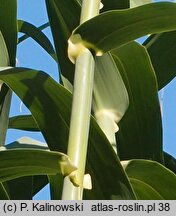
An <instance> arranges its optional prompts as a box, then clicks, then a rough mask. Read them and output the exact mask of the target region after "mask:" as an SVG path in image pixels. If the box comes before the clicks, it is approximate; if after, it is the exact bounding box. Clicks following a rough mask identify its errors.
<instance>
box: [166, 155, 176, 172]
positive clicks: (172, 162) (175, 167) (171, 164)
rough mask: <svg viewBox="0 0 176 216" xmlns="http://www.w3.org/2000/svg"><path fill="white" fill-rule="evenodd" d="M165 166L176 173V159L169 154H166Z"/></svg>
mask: <svg viewBox="0 0 176 216" xmlns="http://www.w3.org/2000/svg"><path fill="white" fill-rule="evenodd" d="M164 165H165V166H166V167H167V168H168V169H170V170H171V171H172V172H174V173H176V159H175V158H174V157H173V156H172V155H170V154H168V153H167V152H164Z"/></svg>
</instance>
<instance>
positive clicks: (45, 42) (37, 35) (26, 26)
mask: <svg viewBox="0 0 176 216" xmlns="http://www.w3.org/2000/svg"><path fill="white" fill-rule="evenodd" d="M18 31H19V32H21V33H25V34H26V35H28V36H30V37H32V38H33V39H34V40H35V41H36V42H37V43H39V44H40V45H41V47H42V48H43V49H45V51H46V52H47V53H48V54H49V55H50V56H51V57H52V58H53V59H54V60H56V61H57V57H56V54H55V50H54V48H53V46H52V44H51V42H50V40H49V39H48V38H47V37H46V35H45V34H44V33H43V32H42V31H41V30H40V29H39V28H37V27H35V26H34V25H32V24H31V23H28V22H25V21H23V20H18ZM21 41H22V40H20V39H19V43H20V42H21Z"/></svg>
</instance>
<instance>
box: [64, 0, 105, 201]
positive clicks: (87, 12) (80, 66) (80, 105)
mask: <svg viewBox="0 0 176 216" xmlns="http://www.w3.org/2000/svg"><path fill="white" fill-rule="evenodd" d="M100 2H101V0H83V1H82V10H81V18H80V24H81V23H83V22H85V21H86V20H88V19H90V18H92V17H94V16H96V15H97V14H98V13H99V9H100ZM75 64H76V66H75V79H74V91H73V104H72V113H71V123H70V133H69V142H68V153H67V154H68V156H69V158H70V159H71V162H72V163H73V164H74V165H75V166H76V167H77V168H78V169H77V171H76V173H75V179H76V181H77V183H78V185H79V186H78V187H76V186H74V185H73V184H72V183H71V181H70V178H69V177H65V179H64V186H63V193H62V199H64V200H81V199H82V193H83V179H84V173H85V165H86V155H87V143H88V134H89V124H90V113H91V104H92V91H93V82H94V58H93V55H92V54H91V52H90V51H89V50H88V49H86V48H85V49H82V51H81V52H80V53H79V54H78V56H77V57H76V63H75Z"/></svg>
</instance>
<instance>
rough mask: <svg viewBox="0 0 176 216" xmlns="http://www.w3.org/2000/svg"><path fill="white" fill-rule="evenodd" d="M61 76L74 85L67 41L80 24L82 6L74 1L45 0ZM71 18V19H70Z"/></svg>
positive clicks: (72, 66)
mask: <svg viewBox="0 0 176 216" xmlns="http://www.w3.org/2000/svg"><path fill="white" fill-rule="evenodd" d="M45 2H46V6H47V12H48V17H49V21H50V26H51V31H52V34H53V39H54V44H55V48H56V53H57V58H58V61H59V65H60V70H61V74H62V75H63V76H64V77H65V78H66V79H68V81H69V82H71V83H73V79H74V65H73V64H72V63H71V62H70V60H69V58H68V54H67V47H68V44H67V41H68V39H69V37H70V35H71V32H72V31H73V29H74V28H76V27H77V26H78V24H79V16H80V5H79V3H78V2H77V1H75V0H73V1H70V0H60V1H57V0H45ZM70 17H71V19H70Z"/></svg>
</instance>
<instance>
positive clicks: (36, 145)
mask: <svg viewBox="0 0 176 216" xmlns="http://www.w3.org/2000/svg"><path fill="white" fill-rule="evenodd" d="M3 148H5V149H21V148H27V149H28V148H30V149H40V150H49V148H48V146H47V144H46V143H43V142H40V141H38V140H35V139H31V138H30V137H21V138H20V139H18V140H17V141H15V142H12V143H10V144H8V145H5V146H4V147H3Z"/></svg>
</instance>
